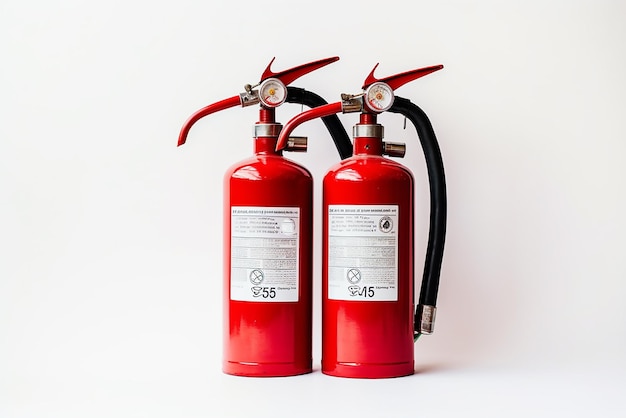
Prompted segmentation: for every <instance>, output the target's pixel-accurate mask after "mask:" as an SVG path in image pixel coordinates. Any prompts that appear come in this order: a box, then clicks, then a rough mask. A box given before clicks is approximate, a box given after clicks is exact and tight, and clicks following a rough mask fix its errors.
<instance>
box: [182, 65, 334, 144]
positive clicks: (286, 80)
mask: <svg viewBox="0 0 626 418" xmlns="http://www.w3.org/2000/svg"><path fill="white" fill-rule="evenodd" d="M274 59H275V58H272V60H271V61H270V63H269V64H268V65H267V68H266V69H265V71H263V74H262V75H261V81H264V80H266V79H268V78H271V77H273V78H277V79H279V80H280V81H281V82H282V83H283V84H284V85H285V86H287V85H289V84H290V83H292V82H293V81H294V80H297V79H298V78H300V77H302V76H303V75H305V74H308V73H310V72H312V71H315V70H317V69H318V68H322V67H324V66H326V65H328V64H331V63H333V62H335V61H337V60H339V57H330V58H325V59H321V60H318V61H313V62H309V63H308V64H303V65H299V66H297V67H293V68H290V69H288V70H285V71H281V72H279V73H275V72H273V71H272V70H271V69H270V67H271V66H272V63H273V62H274ZM239 104H241V98H240V96H233V97H230V98H228V99H225V100H221V101H219V102H217V103H213V104H210V105H208V106H206V107H203V108H202V109H200V110H198V111H197V112H195V113H194V114H193V115H191V116H190V117H189V119H187V121H186V122H185V124H184V125H183V127H182V129H181V130H180V134H179V135H178V146H181V145H183V144H184V143H185V142H186V141H187V135H188V134H189V131H190V130H191V127H192V126H193V124H194V123H196V122H197V121H199V120H200V119H202V118H203V117H205V116H208V115H210V114H211V113H215V112H219V111H220V110H225V109H228V108H231V107H234V106H237V105H239Z"/></svg>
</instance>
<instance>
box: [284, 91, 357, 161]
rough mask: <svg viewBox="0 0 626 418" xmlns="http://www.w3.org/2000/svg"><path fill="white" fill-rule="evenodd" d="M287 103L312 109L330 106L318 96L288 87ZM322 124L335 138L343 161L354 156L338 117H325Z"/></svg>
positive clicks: (334, 140) (350, 143)
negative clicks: (298, 104)
mask: <svg viewBox="0 0 626 418" xmlns="http://www.w3.org/2000/svg"><path fill="white" fill-rule="evenodd" d="M287 102H289V103H300V104H303V105H305V106H308V107H310V108H313V107H318V106H322V105H325V104H328V103H327V102H326V100H324V99H323V98H322V97H320V96H318V95H317V94H315V93H313V92H311V91H307V90H305V89H302V88H299V87H287ZM322 122H324V125H326V129H328V132H329V133H330V136H331V137H332V138H333V142H334V143H335V147H336V148H337V151H338V152H339V156H340V157H341V159H342V160H345V159H346V158H348V157H351V156H352V142H351V141H350V137H349V136H348V134H347V133H346V130H345V128H344V126H343V124H342V123H341V121H340V120H339V117H338V116H337V115H330V116H325V117H323V118H322Z"/></svg>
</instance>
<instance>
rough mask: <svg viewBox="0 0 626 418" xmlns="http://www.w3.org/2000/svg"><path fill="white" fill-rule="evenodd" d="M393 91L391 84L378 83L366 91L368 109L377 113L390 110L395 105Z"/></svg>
mask: <svg viewBox="0 0 626 418" xmlns="http://www.w3.org/2000/svg"><path fill="white" fill-rule="evenodd" d="M393 99H394V95H393V90H392V89H391V87H389V84H387V83H383V82H382V81H377V82H376V83H374V84H372V85H370V86H369V87H368V88H367V89H366V90H365V102H366V103H367V107H368V108H369V109H370V110H371V111H373V112H376V113H380V112H384V111H385V110H389V108H390V107H391V105H392V104H393Z"/></svg>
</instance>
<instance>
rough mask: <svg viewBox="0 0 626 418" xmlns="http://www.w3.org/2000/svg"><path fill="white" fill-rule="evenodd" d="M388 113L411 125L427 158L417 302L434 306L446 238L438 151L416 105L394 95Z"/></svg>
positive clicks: (443, 190)
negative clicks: (426, 213) (426, 225)
mask: <svg viewBox="0 0 626 418" xmlns="http://www.w3.org/2000/svg"><path fill="white" fill-rule="evenodd" d="M389 112H393V113H400V114H402V115H404V116H405V117H406V118H407V119H409V120H410V121H411V123H413V125H414V126H415V129H416V130H417V135H418V136H419V139H420V143H421V144H422V149H423V151H424V157H425V159H426V168H427V170H428V180H429V183H430V231H429V233H428V247H427V249H426V259H425V262H424V276H423V277H422V287H421V290H420V297H419V303H420V305H431V306H436V303H437V293H438V291H439V275H440V273H441V263H442V260H443V248H444V244H445V239H446V217H447V199H446V177H445V173H444V170H443V159H442V158H441V150H440V149H439V143H438V142H437V137H436V136H435V131H434V130H433V126H432V125H431V123H430V120H428V116H426V113H424V111H423V110H422V109H420V108H419V106H417V105H416V104H414V103H411V101H410V100H408V99H404V98H402V97H397V96H396V98H395V100H394V103H393V106H391V109H389Z"/></svg>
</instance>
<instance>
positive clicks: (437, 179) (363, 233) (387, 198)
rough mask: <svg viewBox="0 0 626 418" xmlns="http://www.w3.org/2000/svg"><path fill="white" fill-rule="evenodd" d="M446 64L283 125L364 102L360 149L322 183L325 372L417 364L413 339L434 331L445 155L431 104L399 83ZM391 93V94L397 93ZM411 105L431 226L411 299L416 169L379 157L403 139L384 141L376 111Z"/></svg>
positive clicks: (392, 369) (374, 86)
mask: <svg viewBox="0 0 626 418" xmlns="http://www.w3.org/2000/svg"><path fill="white" fill-rule="evenodd" d="M441 68H443V66H441V65H439V66H433V67H427V68H422V69H418V70H413V71H408V72H405V73H401V74H397V75H394V76H391V77H387V78H384V79H376V78H375V77H374V71H375V69H376V67H374V70H372V72H371V73H370V74H369V76H368V77H367V78H366V80H365V82H364V84H363V92H362V93H360V94H357V95H345V94H344V95H342V101H340V102H337V103H332V104H328V105H324V106H320V107H317V108H314V109H311V110H309V111H306V112H303V113H301V114H299V115H297V116H296V117H294V118H293V119H291V120H290V121H289V122H288V123H287V124H286V125H285V127H284V129H283V130H282V132H281V134H280V136H279V139H278V145H277V149H282V147H284V146H285V144H286V142H285V141H286V139H287V138H288V137H289V135H290V133H291V132H292V131H293V129H294V128H295V127H296V126H298V125H299V124H301V123H303V122H306V121H308V120H311V119H314V118H316V117H325V116H328V115H331V114H336V113H338V112H342V111H343V112H344V113H348V112H360V113H361V114H360V121H359V123H358V124H357V125H355V126H354V129H353V133H354V155H353V156H352V157H350V158H348V159H346V160H344V161H341V162H340V163H339V164H337V165H335V166H334V167H332V168H331V169H330V171H329V172H328V173H327V174H326V176H325V177H324V184H323V253H322V259H323V266H322V298H323V299H322V372H323V373H325V374H329V375H334V376H342V377H360V378H384V377H397V376H405V375H410V374H413V373H414V347H413V343H414V341H416V340H417V337H419V336H420V335H422V334H430V333H432V331H433V323H434V317H435V309H436V308H435V306H436V298H437V292H438V284H439V273H440V269H441V261H442V256H443V246H444V240H445V225H446V193H445V176H444V171H443V162H442V159H441V153H440V150H439V146H438V144H437V140H436V137H435V134H434V131H433V129H432V125H431V124H430V122H429V121H428V118H427V117H426V114H425V113H424V112H422V111H421V109H419V108H418V107H417V106H415V105H413V104H412V103H411V102H410V101H408V100H406V99H402V98H399V97H394V93H393V92H394V90H396V89H397V88H399V87H400V86H402V85H404V84H405V83H408V82H409V81H412V80H415V79H417V78H419V77H422V76H425V75H427V74H430V73H432V72H434V71H437V70H439V69H441ZM394 99H395V100H394ZM385 111H391V112H396V113H401V114H403V115H405V116H406V117H407V118H408V119H409V120H410V121H411V122H412V123H413V124H414V125H415V127H416V129H417V132H418V135H419V137H420V141H421V144H422V148H423V150H424V154H425V157H426V164H427V168H428V175H429V183H430V192H431V194H430V196H431V222H430V225H431V228H430V233H429V242H428V249H427V255H426V260H425V270H424V277H423V280H422V289H421V292H420V300H419V304H418V306H417V308H416V307H415V302H414V280H413V274H414V272H413V270H414V268H413V266H414V263H413V248H414V247H413V240H414V234H413V230H414V216H413V211H414V209H413V199H414V184H413V183H414V180H413V175H412V173H411V171H410V170H409V169H408V168H407V167H405V166H403V165H401V164H399V163H397V162H396V161H393V160H390V159H388V158H385V157H383V155H389V156H393V157H403V156H404V153H405V147H404V144H399V143H390V142H383V126H382V125H380V124H378V123H377V115H378V114H379V113H382V112H385Z"/></svg>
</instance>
